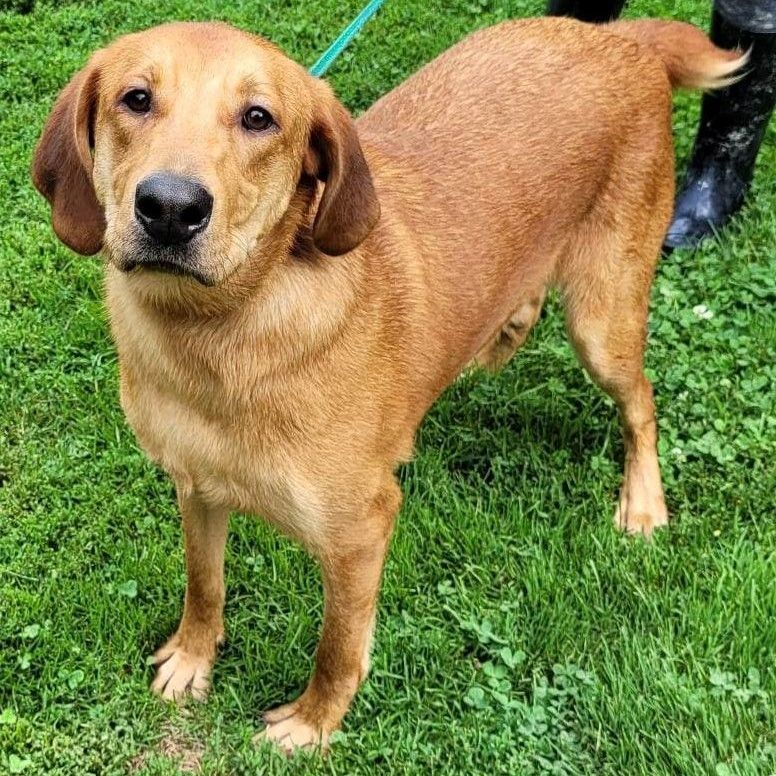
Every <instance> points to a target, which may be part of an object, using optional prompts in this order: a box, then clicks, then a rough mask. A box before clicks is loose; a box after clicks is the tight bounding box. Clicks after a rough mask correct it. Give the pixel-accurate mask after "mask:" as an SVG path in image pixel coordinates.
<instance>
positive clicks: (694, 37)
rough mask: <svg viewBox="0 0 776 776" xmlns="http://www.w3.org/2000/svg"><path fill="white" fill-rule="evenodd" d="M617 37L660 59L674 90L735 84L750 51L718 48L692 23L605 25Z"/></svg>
mask: <svg viewBox="0 0 776 776" xmlns="http://www.w3.org/2000/svg"><path fill="white" fill-rule="evenodd" d="M607 26H608V28H609V29H610V30H611V31H612V32H613V33H615V34H616V35H621V36H622V37H624V38H629V39H631V40H635V41H636V42H637V43H640V44H642V45H644V46H647V47H648V48H650V49H652V51H654V52H655V53H656V54H657V55H658V56H659V57H660V59H662V60H663V64H664V65H665V68H666V71H667V72H668V78H669V79H670V81H671V86H673V87H674V88H675V89H677V88H685V89H721V88H722V87H724V86H729V85H730V84H733V83H735V82H736V81H738V80H739V78H741V77H743V75H744V73H743V72H741V68H742V67H743V66H744V65H745V64H746V62H747V60H748V59H749V52H748V51H747V52H744V53H743V54H742V53H741V52H740V51H729V50H727V49H722V48H718V47H717V46H715V45H714V44H713V43H712V42H711V41H710V40H709V38H708V36H707V35H706V33H704V32H702V31H701V30H699V29H698V28H697V27H695V26H693V25H692V24H686V23H684V22H667V21H662V20H659V19H637V20H635V21H617V22H612V23H611V24H609V25H607Z"/></svg>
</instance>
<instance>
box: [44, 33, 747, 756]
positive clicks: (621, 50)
mask: <svg viewBox="0 0 776 776" xmlns="http://www.w3.org/2000/svg"><path fill="white" fill-rule="evenodd" d="M742 62H743V57H740V56H738V54H733V53H731V52H725V51H721V50H719V49H716V48H715V47H714V46H712V44H711V43H710V42H709V41H708V39H707V38H706V36H705V35H704V34H703V33H701V32H700V31H699V30H697V29H695V28H694V27H691V26H689V25H684V24H676V23H667V22H657V21H643V22H632V23H616V24H612V25H608V26H604V27H592V26H587V25H584V24H580V23H578V22H574V21H570V20H563V19H537V20H529V21H523V22H510V23H504V24H501V25H499V26H497V27H493V28H491V29H486V30H482V31H480V32H477V33H476V34H474V35H472V36H471V37H469V38H467V39H466V40H464V41H463V42H462V43H460V44H459V45H457V46H455V47H454V48H453V49H451V50H449V51H448V52H446V53H445V54H443V55H442V56H440V57H439V58H438V59H436V60H435V61H433V62H432V63H431V64H429V65H428V66H426V67H425V68H423V69H422V70H421V71H420V72H419V73H417V74H416V75H415V76H413V77H412V78H410V79H409V80H408V81H407V82H405V83H404V84H402V85H401V86H399V87H398V88H397V89H395V90H394V91H393V92H391V93H390V94H388V95H386V96H385V97H383V98H382V99H381V100H379V101H378V102H377V104H376V105H374V106H373V107H372V108H371V109H370V110H369V111H368V112H367V113H366V114H365V115H364V116H363V117H362V118H361V119H359V121H358V123H357V125H356V124H354V122H353V121H352V119H351V117H350V116H349V114H348V112H347V111H346V110H345V109H344V108H343V107H342V105H341V104H340V103H339V102H338V101H337V100H336V98H335V97H334V95H333V94H332V91H331V89H330V88H329V87H328V86H327V85H326V84H325V83H324V82H322V81H320V80H317V79H315V78H313V77H311V76H310V75H309V74H308V73H307V72H306V71H305V70H304V69H303V68H302V67H300V66H299V65H297V64H295V63H294V62H292V61H290V60H289V59H288V58H287V57H286V56H284V55H283V54H282V53H281V52H280V51H279V50H278V49H277V48H275V47H274V46H273V45H271V44H270V43H267V42H266V41H265V40H262V39H260V38H257V37H254V36H252V35H249V34H246V33H244V32H240V31H238V30H235V29H232V28H230V27H227V26H225V25H221V24H174V25H165V26H163V27H158V28H155V29H152V30H149V31H147V32H141V33H138V34H136V35H128V36H126V37H123V38H121V39H119V40H118V41H116V42H115V43H113V44H112V45H111V46H109V47H108V48H106V49H103V50H101V51H98V52H97V53H96V54H95V55H94V56H93V57H92V59H91V60H90V61H89V63H88V64H87V65H86V67H85V68H84V69H83V70H81V71H80V72H79V73H77V74H76V75H75V77H74V78H73V80H72V81H71V82H70V84H69V85H68V86H67V87H66V88H65V89H64V91H63V92H62V94H61V95H60V97H59V99H58V100H57V103H56V105H55V106H54V109H53V112H52V114H51V117H50V118H49V121H48V123H47V125H46V127H45V130H44V132H43V136H42V138H41V140H40V143H39V145H38V148H37V151H36V155H35V161H34V166H33V178H34V181H35V185H36V186H37V187H38V189H40V191H41V192H42V193H43V194H44V195H45V196H46V198H47V199H48V200H49V201H50V203H51V206H52V211H53V222H54V228H55V230H56V232H57V234H58V235H59V237H60V238H61V239H62V240H63V241H64V242H65V243H67V244H68V245H69V246H70V247H72V248H73V249H74V250H76V251H78V252H80V253H84V254H92V253H95V252H97V251H99V250H100V249H101V248H102V249H103V250H104V254H105V258H106V260H107V265H106V266H107V270H106V271H107V278H106V290H107V299H108V307H109V310H110V317H111V326H112V330H113V335H114V337H115V340H116V344H117V347H118V351H119V358H120V368H121V401H122V406H123V407H124V410H125V412H126V415H127V419H128V420H129V423H130V424H131V426H132V427H133V429H134V430H135V432H136V434H137V437H138V439H139V440H140V443H141V444H142V445H143V447H144V448H145V450H146V451H147V452H148V454H149V455H150V456H151V457H152V458H153V459H154V460H156V461H158V462H159V463H160V464H161V465H162V466H163V467H164V468H165V469H166V470H167V471H168V472H169V473H170V475H171V476H172V478H173V479H174V481H175V485H176V487H177V492H178V499H179V502H180V509H181V513H182V516H183V529H184V534H185V542H186V565H187V570H188V587H187V591H186V601H185V606H184V610H183V618H182V620H181V623H180V626H179V628H178V631H177V632H176V634H175V635H174V636H173V637H172V638H171V639H170V641H169V642H168V643H167V644H166V645H165V646H164V647H162V648H161V650H159V652H158V653H157V657H158V662H159V667H158V672H157V675H156V678H155V680H154V682H153V689H154V690H155V691H156V692H158V693H161V694H162V695H163V696H164V697H165V698H173V697H177V696H179V695H181V694H184V693H185V692H186V691H190V692H191V693H192V694H193V695H195V696H202V695H203V694H204V692H205V690H206V689H207V686H208V675H209V673H210V669H211V666H212V663H213V660H214V657H215V653H216V645H217V644H218V643H219V642H220V641H221V640H222V638H223V633H224V630H223V622H222V609H223V604H224V584H223V556H224V545H225V542H226V535H227V523H228V518H229V513H230V512H231V511H232V510H241V511H245V512H252V513H255V514H259V515H262V516H264V517H266V518H267V519H268V520H270V521H271V522H272V523H274V524H275V525H276V526H278V527H279V528H280V529H281V530H282V531H284V532H286V533H288V534H290V535H291V536H293V537H296V538H297V539H299V540H300V541H302V542H303V543H304V544H305V545H306V546H307V547H308V548H309V550H310V551H311V552H312V553H314V554H315V556H316V557H317V558H318V559H319V561H320V564H321V568H322V572H323V580H324V589H325V597H326V598H325V613H324V622H323V633H322V636H321V640H320V644H319V646H318V651H317V656H316V667H315V672H314V673H313V676H312V679H311V680H310V683H309V686H308V687H307V689H306V691H305V692H304V694H303V695H302V696H301V697H300V698H299V699H298V700H296V701H294V702H293V703H290V704H288V705H286V706H284V707H282V708H279V709H276V710H274V711H272V712H269V713H268V714H267V715H266V721H267V728H266V732H265V735H266V736H267V737H268V738H269V739H272V740H275V741H277V742H279V743H280V744H281V745H282V746H283V747H284V748H286V749H292V748H293V747H294V746H309V745H315V744H318V743H322V744H323V745H324V746H325V745H326V742H327V740H328V736H329V734H330V733H331V732H332V731H333V730H335V729H336V728H337V727H338V726H339V724H340V722H341V720H342V717H343V715H344V714H345V712H346V710H347V708H348V706H349V704H350V702H351V700H352V698H353V695H354V693H355V692H356V689H357V687H358V685H359V683H360V682H361V681H362V680H363V678H364V677H365V675H366V673H367V669H368V665H369V651H370V644H371V640H372V631H373V629H374V623H375V602H376V598H377V591H378V587H379V583H380V575H381V570H382V567H383V560H384V556H385V552H386V548H387V546H388V542H389V538H390V536H391V531H392V528H393V523H394V518H395V516H396V513H397V510H398V508H399V504H400V501H401V494H400V491H399V488H398V486H397V483H396V479H395V477H394V470H395V468H396V466H397V464H399V463H400V462H402V461H406V460H407V459H409V458H410V456H411V454H412V448H413V436H414V434H415V430H416V428H417V426H418V424H419V423H420V421H421V419H422V418H423V415H424V414H425V413H426V411H427V410H428V408H429V406H430V405H431V404H432V402H433V401H434V400H435V399H436V397H437V396H438V395H439V393H440V392H441V391H442V390H443V389H444V388H445V386H447V385H448V384H449V383H450V382H451V381H452V380H453V379H454V378H455V377H456V375H457V374H458V373H459V372H460V371H461V370H462V369H463V368H464V367H466V365H467V364H470V363H471V362H473V361H475V362H478V363H480V364H482V365H485V366H489V367H495V366H498V365H500V364H502V363H504V362H505V361H506V360H507V359H508V358H509V357H510V356H511V355H512V353H513V352H514V351H515V349H516V348H517V347H518V346H519V345H520V344H522V342H523V341H524V340H525V338H526V336H527V334H528V332H529V330H530V328H531V327H532V326H533V324H534V323H535V321H536V319H537V316H538V315H539V310H540V307H541V304H542V300H543V299H544V295H545V291H546V289H547V288H548V287H550V286H555V287H557V288H559V289H560V291H561V293H562V296H563V299H564V301H565V307H566V311H567V312H566V315H567V323H568V330H569V335H570V337H571V340H572V342H573V343H574V346H575V348H576V349H577V352H578V353H579V356H580V359H581V361H582V363H583V364H584V365H585V367H586V368H587V369H588V371H589V372H590V374H591V375H592V376H593V378H594V379H595V380H596V382H597V383H598V384H599V385H600V386H601V387H602V388H603V389H604V390H605V391H606V392H607V393H609V394H610V395H611V396H612V398H613V399H614V400H615V401H616V403H617V405H618V407H619V409H620V412H621V415H622V420H623V424H624V427H625V442H626V460H625V479H624V484H623V487H622V494H621V496H620V501H619V506H618V508H617V513H616V516H615V521H616V523H617V525H619V526H620V527H621V528H623V529H626V530H628V531H631V532H641V533H644V534H647V535H648V534H649V533H650V532H651V531H652V530H653V529H654V528H655V527H657V526H660V525H663V524H664V523H665V522H666V520H667V515H666V507H665V504H664V500H663V491H662V486H661V482H660V473H659V470H658V461H657V454H656V430H655V412H654V406H653V401H652V389H651V386H650V384H649V382H648V381H647V379H646V377H645V376H644V372H643V369H642V357H643V352H644V340H645V326H646V320H647V306H648V298H649V289H650V282H651V279H652V276H653V272H654V268H655V264H656V261H657V257H658V252H659V249H660V245H661V241H662V239H663V235H664V232H665V230H666V226H667V224H668V221H669V217H670V215H671V208H672V200H673V154H672V143H671V129H670V114H671V85H674V86H677V85H678V86H694V87H714V86H717V85H721V84H722V83H724V82H725V81H726V80H727V79H729V78H730V77H731V74H732V73H734V72H735V71H736V70H737V69H738V68H739V67H740V66H741V64H742Z"/></svg>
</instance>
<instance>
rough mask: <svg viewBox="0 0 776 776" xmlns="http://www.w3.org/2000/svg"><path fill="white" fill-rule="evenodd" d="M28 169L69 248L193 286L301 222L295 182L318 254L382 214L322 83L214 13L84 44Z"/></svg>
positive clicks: (346, 119)
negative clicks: (98, 46) (186, 279)
mask: <svg viewBox="0 0 776 776" xmlns="http://www.w3.org/2000/svg"><path fill="white" fill-rule="evenodd" d="M32 175H33V181H34V183H35V186H36V187H37V188H38V190H39V191H40V192H41V193H42V194H43V195H44V196H45V197H46V199H47V200H48V201H49V203H50V204H51V209H52V220H53V225H54V230H55V231H56V233H57V235H58V236H59V238H60V239H61V240H62V241H63V242H64V243H66V244H67V245H68V246H70V247H71V248H72V249H73V250H75V251H77V252H78V253H82V254H86V255H89V254H93V253H96V252H98V251H99V250H100V249H101V248H103V247H104V248H105V253H106V256H107V258H108V260H109V261H111V262H112V263H113V264H115V266H116V267H118V268H119V269H121V270H124V271H126V272H132V273H148V271H149V270H152V271H154V272H158V271H159V270H161V271H168V272H172V273H174V274H176V275H183V276H190V277H191V278H193V279H195V280H197V281H199V282H200V283H203V284H205V285H216V284H218V283H220V282H222V281H223V280H224V279H225V278H227V277H228V276H229V275H230V274H231V273H232V272H234V271H235V270H237V269H238V268H239V267H241V266H243V265H245V264H246V262H248V261H250V260H255V256H256V254H257V246H259V245H260V243H261V241H262V240H263V239H265V238H267V237H268V236H269V235H271V234H272V233H273V230H277V229H278V228H279V227H280V226H281V225H282V224H283V222H284V220H285V219H287V218H291V216H292V215H295V217H296V218H297V220H299V212H298V211H299V208H298V207H292V203H293V202H295V201H296V200H297V199H298V197H297V196H296V195H297V194H298V193H299V192H300V187H306V191H307V192H308V194H309V195H310V196H309V197H308V199H309V200H310V201H311V202H313V201H316V202H317V210H316V212H315V213H314V214H311V215H310V220H311V221H312V225H311V226H312V228H311V232H312V240H313V242H314V244H315V246H316V247H317V248H318V249H319V250H320V251H322V252H323V253H327V254H331V255H338V254H342V253H345V252H347V251H349V250H351V249H353V248H354V247H355V246H357V245H358V244H359V243H360V242H361V241H362V240H363V239H364V238H365V237H366V235H367V234H368V233H369V232H370V230H371V229H372V227H373V226H374V225H375V223H376V221H377V219H378V218H379V212H380V210H379V204H378V201H377V197H376V194H375V191H374V187H373V185H372V180H371V176H370V173H369V168H368V166H367V163H366V161H365V159H364V155H363V152H362V149H361V146H360V144H359V140H358V135H357V133H356V129H355V126H354V124H353V121H352V119H351V117H350V115H349V114H348V112H347V111H346V110H345V108H343V107H342V105H341V104H340V103H339V102H338V101H337V100H336V98H335V97H334V95H333V94H332V92H331V90H330V89H329V87H328V86H327V85H326V84H325V83H324V82H322V81H319V80H318V79H315V78H313V77H311V76H310V75H309V74H308V73H307V72H306V71H305V70H304V69H303V68H302V67H300V66H299V65H297V64H296V63H294V62H293V61H291V60H290V59H289V58H288V57H286V56H285V55H284V54H283V53H282V52H281V51H280V50H279V49H277V48H276V47H275V46H273V45H272V44H270V43H268V42H267V41H265V40H262V39H261V38H257V37H255V36H252V35H249V34H247V33H244V32H241V31H239V30H236V29H234V28H231V27H229V26H227V25H223V24H169V25H164V26H161V27H156V28H154V29H151V30H147V31H145V32H140V33H137V34H133V35H127V36H125V37H123V38H119V39H118V40H117V41H116V42H114V43H113V44H111V45H110V46H108V47H107V48H105V49H102V50H100V51H98V52H97V53H95V54H94V56H93V57H92V58H91V60H90V61H89V63H88V64H87V65H86V67H84V69H83V70H81V71H80V72H78V73H77V74H76V75H75V76H74V77H73V79H72V80H71V81H70V83H69V84H68V85H67V86H66V87H65V89H64V90H63V91H62V93H61V94H60V95H59V98H58V99H57V102H56V104H55V105H54V108H53V110H52V113H51V115H50V117H49V119H48V122H47V123H46V126H45V128H44V130H43V134H42V136H41V139H40V142H39V143H38V147H37V149H36V152H35V157H34V162H33V169H32ZM316 181H320V182H322V183H323V191H322V193H321V195H320V197H319V198H317V199H316V198H315V193H316V185H315V182H316ZM290 211H294V214H292V213H291V212H290ZM306 226H308V225H306V224H300V227H306ZM258 252H259V253H260V251H258ZM154 277H157V278H158V275H154Z"/></svg>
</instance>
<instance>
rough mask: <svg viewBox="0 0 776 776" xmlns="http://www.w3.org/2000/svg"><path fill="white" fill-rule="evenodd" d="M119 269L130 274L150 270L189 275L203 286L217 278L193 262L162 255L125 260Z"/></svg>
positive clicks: (213, 283)
mask: <svg viewBox="0 0 776 776" xmlns="http://www.w3.org/2000/svg"><path fill="white" fill-rule="evenodd" d="M119 269H120V270H121V271H122V272H126V273H128V274H133V273H138V272H143V271H144V270H150V271H152V272H160V273H163V274H166V275H177V276H178V277H189V278H192V279H193V280H196V281H197V282H198V283H200V284H201V285H203V286H213V285H215V280H214V279H213V278H212V277H210V276H209V275H207V274H205V273H204V272H201V271H200V270H198V269H197V268H196V267H193V266H191V264H189V263H188V262H181V261H177V260H170V259H165V258H160V257H154V258H138V259H129V260H125V261H124V262H122V263H121V264H120V265H119Z"/></svg>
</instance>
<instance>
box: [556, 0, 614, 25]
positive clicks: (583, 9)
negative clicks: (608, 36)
mask: <svg viewBox="0 0 776 776" xmlns="http://www.w3.org/2000/svg"><path fill="white" fill-rule="evenodd" d="M624 5H625V0H549V2H548V3H547V15H548V16H573V17H574V18H575V19H579V20H580V21H581V22H610V21H611V20H612V19H616V18H617V17H618V16H619V15H620V13H621V11H622V7H623V6H624Z"/></svg>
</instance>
